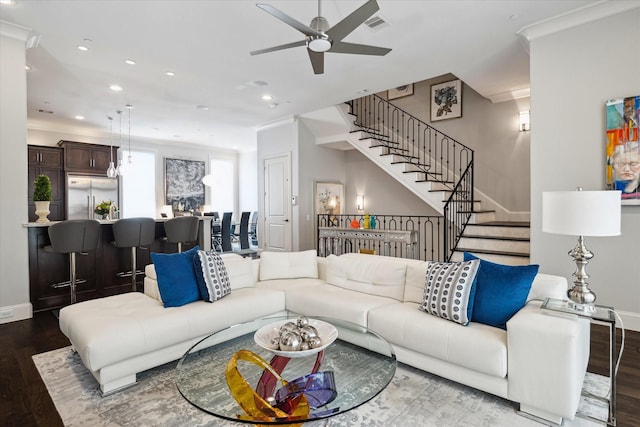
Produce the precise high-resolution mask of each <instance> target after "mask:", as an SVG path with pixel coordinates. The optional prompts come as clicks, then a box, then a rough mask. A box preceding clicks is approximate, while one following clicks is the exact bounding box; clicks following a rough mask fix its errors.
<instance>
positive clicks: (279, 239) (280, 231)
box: [264, 154, 293, 252]
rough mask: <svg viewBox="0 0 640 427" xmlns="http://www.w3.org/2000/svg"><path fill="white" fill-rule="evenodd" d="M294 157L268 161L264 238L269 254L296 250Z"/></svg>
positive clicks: (265, 182) (265, 184)
mask: <svg viewBox="0 0 640 427" xmlns="http://www.w3.org/2000/svg"><path fill="white" fill-rule="evenodd" d="M290 165H291V156H290V155H289V154H286V155H282V156H278V157H271V158H267V159H265V160H264V210H265V218H264V220H265V223H264V237H265V249H266V250H268V251H286V252H290V251H291V250H292V246H293V245H292V239H291V233H292V224H291V202H290V200H291V167H290Z"/></svg>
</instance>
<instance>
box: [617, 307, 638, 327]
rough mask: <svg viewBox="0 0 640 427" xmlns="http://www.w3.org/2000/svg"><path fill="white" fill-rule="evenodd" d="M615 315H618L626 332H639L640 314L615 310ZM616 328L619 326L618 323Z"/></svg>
mask: <svg viewBox="0 0 640 427" xmlns="http://www.w3.org/2000/svg"><path fill="white" fill-rule="evenodd" d="M616 313H618V315H619V316H620V318H621V319H622V323H624V328H625V329H626V330H628V331H636V332H640V313H633V312H630V311H620V310H616ZM617 326H618V328H619V327H620V326H621V325H620V323H619V322H618V324H617Z"/></svg>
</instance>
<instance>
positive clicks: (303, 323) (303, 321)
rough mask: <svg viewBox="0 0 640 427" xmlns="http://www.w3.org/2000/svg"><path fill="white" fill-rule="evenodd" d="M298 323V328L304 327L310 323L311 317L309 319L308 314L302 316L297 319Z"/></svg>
mask: <svg viewBox="0 0 640 427" xmlns="http://www.w3.org/2000/svg"><path fill="white" fill-rule="evenodd" d="M296 324H297V325H298V328H302V327H303V326H307V325H308V324H309V319H307V316H300V317H298V318H297V319H296Z"/></svg>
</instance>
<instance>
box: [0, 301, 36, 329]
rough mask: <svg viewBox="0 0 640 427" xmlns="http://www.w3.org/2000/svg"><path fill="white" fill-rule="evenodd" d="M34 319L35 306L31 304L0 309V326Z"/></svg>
mask: <svg viewBox="0 0 640 427" xmlns="http://www.w3.org/2000/svg"><path fill="white" fill-rule="evenodd" d="M32 317H33V306H32V305H31V303H30V302H27V303H24V304H17V305H5V306H1V307H0V325H1V324H3V323H9V322H17V321H18V320H25V319H31V318H32Z"/></svg>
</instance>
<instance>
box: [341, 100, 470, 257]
mask: <svg viewBox="0 0 640 427" xmlns="http://www.w3.org/2000/svg"><path fill="white" fill-rule="evenodd" d="M349 104H350V107H351V113H352V114H353V115H355V117H356V119H355V121H354V125H355V126H356V127H357V128H359V129H360V130H362V131H364V132H366V133H367V134H368V135H369V136H370V137H371V138H372V139H373V140H375V141H377V142H376V144H378V145H382V146H383V147H384V150H385V151H384V154H388V155H393V156H395V157H394V162H403V163H407V164H409V165H410V166H411V167H412V168H413V169H415V170H417V171H419V172H422V173H423V177H424V180H425V181H430V182H434V183H440V185H442V188H443V189H444V190H445V191H449V192H450V196H449V197H448V199H447V201H446V202H445V204H444V208H443V209H444V217H445V218H446V219H447V220H448V221H449V224H448V225H447V226H446V227H445V228H444V231H443V233H444V235H443V240H441V243H442V244H443V248H442V250H441V252H442V253H444V254H447V255H446V259H447V260H448V259H450V257H451V255H452V254H453V251H454V249H455V248H456V246H457V244H458V241H459V240H460V237H461V234H462V231H463V230H464V228H465V226H466V224H467V223H468V222H469V219H470V218H471V214H472V212H473V206H474V187H473V159H474V152H473V150H472V149H470V148H469V147H467V146H466V145H464V144H462V143H460V142H459V141H457V140H455V139H453V138H451V137H450V136H448V135H446V134H444V133H442V132H440V131H438V130H437V129H435V128H433V127H432V126H430V125H429V124H427V123H425V122H423V121H421V120H420V119H418V118H416V117H415V116H412V115H411V114H409V113H408V112H406V111H404V110H402V109H400V108H398V107H397V106H395V105H393V104H392V103H390V102H388V101H387V100H385V99H383V98H381V97H379V96H377V95H368V96H365V97H362V98H358V99H354V100H352V101H350V103H349Z"/></svg>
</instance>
